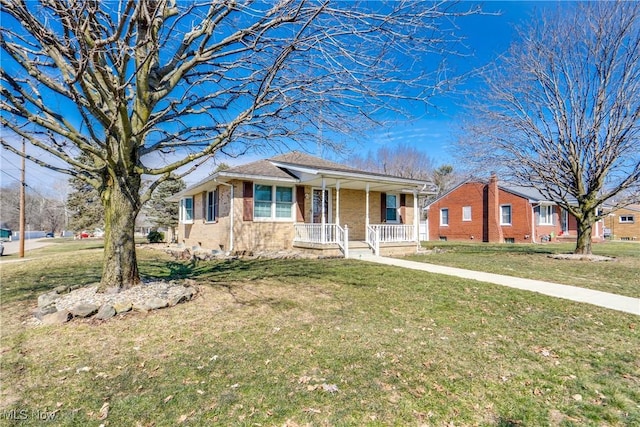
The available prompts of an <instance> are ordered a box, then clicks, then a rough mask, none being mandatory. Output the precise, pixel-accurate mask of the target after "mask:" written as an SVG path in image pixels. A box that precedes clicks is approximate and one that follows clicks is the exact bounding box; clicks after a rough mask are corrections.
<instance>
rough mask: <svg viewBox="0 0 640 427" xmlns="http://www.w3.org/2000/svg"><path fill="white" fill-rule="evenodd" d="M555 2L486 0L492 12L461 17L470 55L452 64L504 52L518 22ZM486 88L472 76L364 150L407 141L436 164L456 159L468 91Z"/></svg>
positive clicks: (467, 65)
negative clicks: (456, 142) (454, 148)
mask: <svg viewBox="0 0 640 427" xmlns="http://www.w3.org/2000/svg"><path fill="white" fill-rule="evenodd" d="M555 4H556V3H555V2H530V1H526V2H524V1H522V2H514V1H511V2H505V1H489V2H484V3H482V9H483V11H484V12H487V13H489V14H493V13H495V14H498V13H499V15H476V16H469V17H464V18H460V19H459V21H458V25H459V26H460V30H459V34H460V35H461V36H463V37H464V38H465V42H464V43H465V45H466V46H467V47H468V53H469V55H470V56H464V57H460V58H458V59H457V60H456V58H452V63H453V64H452V65H453V66H455V67H459V68H458V70H459V71H460V72H467V71H469V69H472V68H476V67H482V66H484V65H487V64H488V63H490V62H491V61H493V60H494V59H495V58H496V57H498V56H499V55H500V54H502V53H504V52H505V51H506V50H507V49H508V48H509V46H510V45H511V43H512V42H513V41H514V40H515V38H516V36H517V34H516V32H515V26H517V25H520V24H522V23H526V22H527V21H529V20H530V19H532V16H533V13H534V12H535V11H536V10H538V9H544V8H550V7H551V8H552V7H554V5H555ZM478 90H482V86H481V82H480V81H479V79H477V78H476V79H473V78H471V79H468V80H467V81H466V83H465V84H464V85H462V86H461V87H460V88H459V89H458V91H457V92H458V93H453V94H452V93H445V94H443V95H441V96H438V97H436V98H434V99H433V104H435V107H432V106H426V107H425V109H424V111H422V112H419V113H418V112H416V114H420V115H421V116H422V117H420V118H418V119H415V120H407V121H404V122H403V123H396V124H394V126H392V127H391V128H389V129H380V131H379V133H377V134H374V135H372V138H371V145H370V146H369V147H364V150H369V149H371V150H375V149H376V148H377V147H379V146H381V145H384V144H391V145H393V144H399V143H406V144H409V145H412V146H416V147H417V148H419V149H420V150H422V151H424V152H426V153H427V154H428V155H429V156H430V157H431V158H432V159H433V160H434V162H435V164H444V163H451V162H454V159H453V156H452V143H453V142H454V132H455V131H456V129H457V128H456V126H457V123H458V122H459V121H460V119H462V118H463V117H464V115H465V108H464V103H465V95H464V93H465V92H468V93H473V92H476V91H478Z"/></svg>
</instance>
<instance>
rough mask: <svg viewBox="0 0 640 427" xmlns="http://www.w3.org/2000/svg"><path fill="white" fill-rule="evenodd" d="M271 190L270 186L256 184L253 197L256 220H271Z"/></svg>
mask: <svg viewBox="0 0 640 427" xmlns="http://www.w3.org/2000/svg"><path fill="white" fill-rule="evenodd" d="M271 190H272V187H271V186H270V185H258V184H256V187H255V190H254V193H253V197H254V205H253V216H254V218H270V217H271V199H272V197H271Z"/></svg>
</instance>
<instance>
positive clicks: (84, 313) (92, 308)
mask: <svg viewBox="0 0 640 427" xmlns="http://www.w3.org/2000/svg"><path fill="white" fill-rule="evenodd" d="M97 311H98V306H96V305H93V304H84V303H82V304H78V305H76V306H75V307H73V308H72V309H71V314H72V315H73V317H89V316H93V315H94V314H96V312H97Z"/></svg>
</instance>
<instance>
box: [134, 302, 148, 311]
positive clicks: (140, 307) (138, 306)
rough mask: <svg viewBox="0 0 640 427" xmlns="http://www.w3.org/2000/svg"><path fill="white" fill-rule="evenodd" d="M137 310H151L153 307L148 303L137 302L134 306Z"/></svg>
mask: <svg viewBox="0 0 640 427" xmlns="http://www.w3.org/2000/svg"><path fill="white" fill-rule="evenodd" d="M132 308H133V310H135V311H151V307H149V306H148V305H147V304H146V303H142V302H137V303H135V304H133V306H132Z"/></svg>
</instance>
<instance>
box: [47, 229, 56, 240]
mask: <svg viewBox="0 0 640 427" xmlns="http://www.w3.org/2000/svg"><path fill="white" fill-rule="evenodd" d="M44 237H46V238H48V239H53V238H54V237H55V236H54V234H53V232H52V231H50V232H48V233H47V234H45V235H44Z"/></svg>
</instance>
